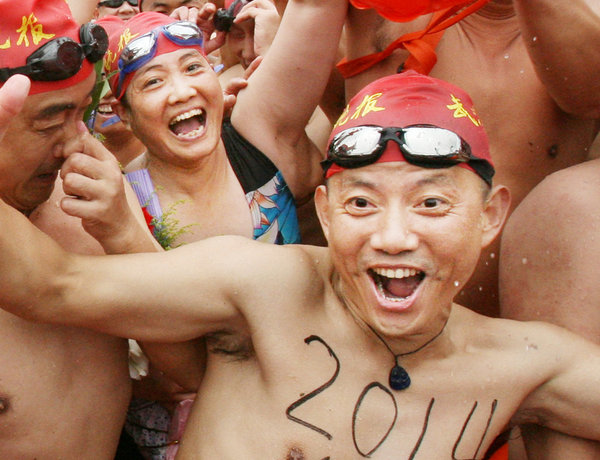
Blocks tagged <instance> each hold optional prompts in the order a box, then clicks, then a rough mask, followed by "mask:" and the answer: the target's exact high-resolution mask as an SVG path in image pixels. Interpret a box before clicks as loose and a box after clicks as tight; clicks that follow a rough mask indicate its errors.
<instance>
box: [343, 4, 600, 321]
mask: <svg viewBox="0 0 600 460" xmlns="http://www.w3.org/2000/svg"><path fill="white" fill-rule="evenodd" d="M599 15H600V3H599V2H597V1H594V0H574V1H571V0H535V1H533V0H492V1H490V2H489V3H487V4H486V5H485V6H484V7H482V8H481V9H480V10H479V11H477V12H476V13H474V14H472V15H470V16H468V17H466V18H465V19H462V20H461V21H460V22H459V23H458V24H456V25H454V26H452V27H450V28H448V29H447V30H446V31H445V33H444V35H443V37H442V38H441V40H440V42H439V44H438V46H437V64H436V65H435V66H434V67H433V69H432V70H431V73H430V75H432V76H434V77H438V78H441V79H443V80H446V81H449V82H452V83H454V84H456V85H458V86H460V87H462V88H465V89H466V90H467V91H468V92H469V94H470V95H471V96H472V97H473V100H474V101H475V104H476V107H477V109H478V113H479V116H480V117H481V119H482V120H483V122H484V125H485V127H486V129H487V132H488V133H489V137H490V146H491V149H492V155H493V157H494V159H495V162H496V169H497V176H496V177H497V180H498V183H501V184H504V185H506V186H507V187H508V188H509V189H510V191H511V194H512V207H511V209H512V208H514V207H515V206H516V205H518V204H519V202H520V201H521V200H522V199H523V197H524V196H525V195H526V194H527V193H528V192H529V190H531V189H532V188H533V187H534V186H535V185H536V184H537V183H538V182H540V181H541V180H542V179H543V178H544V177H546V176H547V175H548V174H550V173H552V172H554V171H557V170H559V169H563V168H565V167H567V166H571V165H574V164H576V163H580V162H582V161H584V160H586V159H587V158H588V149H589V147H590V145H591V143H592V141H593V140H594V137H595V136H596V134H597V133H598V130H599V128H600V120H599V119H600V80H599V79H598V78H597V75H598V73H599V72H600V54H598V53H597V47H596V46H591V44H592V43H600V16H599ZM429 18H430V16H429V15H428V16H424V17H420V18H418V19H416V20H414V21H412V22H408V23H395V22H391V21H386V20H384V19H383V18H382V17H380V16H378V15H377V14H376V13H375V12H374V11H373V10H363V11H359V10H356V9H351V10H350V12H349V16H348V23H347V30H346V31H347V35H346V37H347V41H346V42H345V44H346V51H347V56H348V59H353V58H358V57H361V56H365V55H368V54H371V53H374V52H376V51H381V50H382V49H384V48H385V47H386V46H387V45H388V44H389V43H391V42H392V41H394V40H396V39H397V38H399V37H400V36H402V35H403V34H405V33H408V32H412V31H416V30H421V29H423V28H424V27H425V26H426V25H427V24H428V22H429ZM407 56H408V53H407V51H405V50H403V49H399V50H396V51H395V52H394V53H393V54H392V55H391V56H390V57H389V58H388V59H386V60H385V61H383V62H381V63H380V64H378V65H376V66H374V67H372V68H371V69H369V70H366V71H365V72H363V73H360V74H358V75H356V76H354V77H351V78H348V79H347V80H346V82H347V86H346V90H347V96H348V97H352V96H353V95H354V94H355V93H356V92H357V91H358V90H359V89H360V88H362V87H363V86H364V85H365V84H367V83H368V82H370V81H373V80H375V79H376V78H379V77H381V76H384V75H389V74H393V73H395V72H396V71H397V69H398V67H399V66H400V65H401V64H403V63H404V61H405V60H406V58H407ZM498 251H499V240H497V241H495V242H494V243H493V244H492V245H490V246H489V248H488V249H487V250H485V251H483V253H482V257H481V260H480V263H479V265H478V267H477V269H476V270H475V273H474V276H473V278H472V279H471V281H470V282H469V283H468V284H467V286H466V287H465V289H464V290H463V291H462V292H461V293H460V295H459V297H458V300H459V301H460V302H461V303H463V304H464V305H465V306H467V307H470V308H473V309H474V310H476V311H478V312H481V313H484V314H487V315H491V316H497V315H498V313H499V310H498V298H497V264H498Z"/></svg>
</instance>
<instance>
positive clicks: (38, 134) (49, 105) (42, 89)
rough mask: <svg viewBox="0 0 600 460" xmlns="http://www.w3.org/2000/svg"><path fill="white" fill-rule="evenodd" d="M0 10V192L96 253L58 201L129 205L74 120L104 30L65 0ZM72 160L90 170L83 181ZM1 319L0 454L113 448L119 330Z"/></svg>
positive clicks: (120, 383)
mask: <svg viewBox="0 0 600 460" xmlns="http://www.w3.org/2000/svg"><path fill="white" fill-rule="evenodd" d="M0 11H2V15H1V16H0V86H1V88H0V89H1V90H2V91H3V92H5V93H7V94H9V95H10V97H11V98H12V99H9V100H8V101H7V102H5V104H3V105H2V107H3V109H4V110H7V111H8V115H9V116H5V117H3V121H4V123H3V124H4V128H5V133H4V136H3V138H2V139H1V140H0V198H1V199H2V200H3V203H4V202H5V203H7V204H8V205H10V206H11V207H12V208H14V209H16V210H17V211H18V212H19V213H20V214H21V215H23V216H26V217H28V218H29V219H30V221H31V222H32V223H34V224H35V225H36V226H37V227H38V228H40V229H42V230H43V231H44V232H46V233H47V234H48V235H50V236H52V237H53V238H54V240H55V241H56V242H58V243H59V244H61V245H62V246H64V247H65V248H69V249H71V250H75V251H78V252H86V253H90V252H92V253H103V251H102V247H101V246H100V245H99V244H98V243H97V242H96V241H94V240H93V238H92V237H91V236H90V235H87V234H86V233H85V232H84V230H83V227H82V224H81V221H80V219H76V218H73V217H71V216H69V215H67V214H65V212H63V210H64V211H66V212H69V213H70V214H72V215H75V216H78V217H83V216H84V215H85V214H88V215H89V214H90V213H91V214H94V215H95V216H96V220H95V221H93V222H92V225H91V226H90V227H88V228H89V229H92V228H93V227H103V226H104V219H106V218H107V216H101V215H100V213H99V212H98V210H101V209H104V210H105V214H110V213H111V212H114V211H113V210H115V209H118V208H120V207H122V206H127V201H126V200H125V199H124V197H121V200H118V199H112V198H111V197H112V196H119V193H113V192H114V191H115V190H116V191H117V192H120V193H122V190H123V187H124V185H123V179H122V177H121V174H120V171H119V168H118V165H117V163H116V161H115V160H114V158H113V157H112V155H110V153H109V152H107V151H105V150H104V149H103V148H102V146H101V144H99V143H97V141H96V143H93V142H92V139H91V136H90V135H89V134H88V133H87V132H86V130H85V127H84V126H83V122H82V119H83V114H84V112H85V110H86V108H87V106H88V105H89V104H90V102H91V91H92V89H93V87H94V82H95V79H96V73H95V71H94V65H95V63H96V62H98V61H100V60H101V59H102V57H103V55H104V52H105V50H106V45H107V38H106V33H105V31H104V30H103V29H102V28H100V27H98V26H97V25H94V24H85V25H83V26H81V27H80V26H79V24H77V23H76V22H75V21H74V19H73V17H72V15H71V12H70V11H69V9H68V7H67V3H66V2H65V1H64V0H23V1H18V2H16V1H12V0H0ZM19 94H20V95H21V96H22V97H21V99H18V96H19ZM19 109H20V110H19ZM67 158H68V159H67ZM82 168H83V169H82ZM59 170H60V172H61V174H62V176H63V178H64V187H65V190H66V194H65V192H63V187H61V185H60V179H58V182H57V178H58V175H59ZM79 170H85V171H88V172H90V173H91V174H93V175H94V176H95V177H96V178H97V179H98V180H97V181H94V182H95V183H94V185H93V187H92V188H89V187H88V186H87V183H83V184H82V183H81V179H82V177H81V176H79V174H78V173H77V172H78V171H79ZM55 183H57V185H58V186H57V187H55ZM82 185H83V186H84V187H83V188H82V187H81V186H82ZM51 194H53V195H51ZM66 195H70V196H66ZM51 196H52V197H51ZM50 197H51V198H50ZM49 198H50V200H49ZM134 200H135V198H134ZM82 213H83V214H82ZM109 221H110V219H109ZM119 225H122V226H123V227H122V228H126V229H128V230H127V231H128V232H130V233H131V232H133V233H134V234H135V233H136V232H135V230H134V229H135V228H136V222H135V221H132V220H131V219H124V220H122V219H115V220H114V222H113V223H112V224H110V225H107V226H106V228H108V229H109V230H110V232H113V231H114V232H115V233H114V234H115V235H117V233H119V232H120V231H119V232H117V231H116V230H115V229H116V228H117V226H119ZM139 229H141V230H143V229H144V228H143V227H142V226H141V225H140V226H139ZM141 230H140V231H141ZM7 236H9V237H10V238H15V239H14V242H13V244H14V245H15V249H16V250H19V251H21V250H23V251H26V250H27V248H26V246H27V242H26V241H23V240H19V239H18V237H17V235H13V234H12V233H10V232H9V235H7ZM23 257H28V256H27V255H26V254H25V253H23ZM9 271H10V270H9ZM40 295H42V294H40ZM42 297H43V295H42ZM0 329H1V331H2V334H0V346H1V347H2V351H3V352H2V356H1V357H0V424H1V426H2V430H0V458H2V459H25V458H40V459H41V458H54V459H58V458H77V459H85V458H89V459H106V460H109V459H113V458H114V454H115V450H116V448H117V443H118V440H119V435H120V432H121V427H122V425H123V421H124V418H125V411H126V408H127V404H128V402H129V395H130V391H131V390H130V381H129V375H128V372H127V341H126V340H124V339H122V338H114V337H111V336H107V335H104V334H99V333H96V332H91V331H89V330H85V329H79V328H73V327H63V326H47V325H42V324H37V323H34V322H30V321H28V320H26V319H21V318H18V317H16V316H14V315H11V314H9V313H6V312H4V311H1V312H0Z"/></svg>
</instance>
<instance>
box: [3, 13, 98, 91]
mask: <svg viewBox="0 0 600 460" xmlns="http://www.w3.org/2000/svg"><path fill="white" fill-rule="evenodd" d="M79 39H80V41H81V43H77V42H76V41H74V40H72V39H71V38H69V37H58V38H55V39H53V40H50V41H49V42H47V43H45V44H44V45H43V46H41V47H39V48H38V49H37V50H35V51H34V52H33V53H31V54H30V55H29V57H28V58H27V60H26V61H25V65H24V66H21V67H14V68H9V67H4V68H1V69H0V81H2V82H5V81H6V80H8V79H9V78H10V77H12V76H13V75H16V74H23V75H27V76H28V77H29V78H30V79H32V80H35V81H59V80H66V79H67V78H70V77H72V76H73V75H75V74H76V73H77V72H79V70H80V69H81V64H82V63H83V59H84V58H87V60H88V61H90V62H92V63H94V62H98V61H99V60H100V59H102V56H104V53H105V52H106V49H107V48H108V35H107V34H106V31H105V30H104V29H103V28H102V27H101V26H99V25H98V24H94V23H87V24H84V25H83V26H81V28H80V29H79Z"/></svg>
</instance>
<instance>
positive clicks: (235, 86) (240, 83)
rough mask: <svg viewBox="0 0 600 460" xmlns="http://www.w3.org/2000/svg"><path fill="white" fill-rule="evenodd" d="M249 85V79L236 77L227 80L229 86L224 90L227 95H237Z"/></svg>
mask: <svg viewBox="0 0 600 460" xmlns="http://www.w3.org/2000/svg"><path fill="white" fill-rule="evenodd" d="M246 86H248V80H247V79H245V78H242V77H234V78H232V79H231V80H229V81H228V82H227V86H226V87H225V89H224V90H223V93H224V94H225V95H230V94H232V95H236V94H237V93H239V92H240V91H241V90H242V89H244V88H245V87H246Z"/></svg>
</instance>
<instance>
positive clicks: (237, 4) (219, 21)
mask: <svg viewBox="0 0 600 460" xmlns="http://www.w3.org/2000/svg"><path fill="white" fill-rule="evenodd" d="M246 3H250V0H235V1H234V2H233V3H232V4H231V5H229V8H227V9H225V8H219V9H218V10H217V12H216V13H215V16H214V18H213V24H214V26H215V29H216V30H218V31H221V32H229V29H231V26H232V25H233V20H234V19H235V17H236V16H237V14H238V13H239V12H240V10H241V9H242V7H243V6H244V5H245V4H246Z"/></svg>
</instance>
